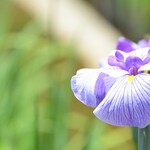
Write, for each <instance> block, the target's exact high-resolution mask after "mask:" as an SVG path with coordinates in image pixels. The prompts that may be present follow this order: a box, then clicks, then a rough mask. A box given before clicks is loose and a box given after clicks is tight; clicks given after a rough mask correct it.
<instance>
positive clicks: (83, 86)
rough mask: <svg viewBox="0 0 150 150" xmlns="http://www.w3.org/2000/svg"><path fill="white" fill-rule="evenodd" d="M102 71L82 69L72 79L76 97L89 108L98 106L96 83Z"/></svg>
mask: <svg viewBox="0 0 150 150" xmlns="http://www.w3.org/2000/svg"><path fill="white" fill-rule="evenodd" d="M100 72H101V71H100V69H81V70H79V71H78V72H77V74H76V75H75V76H73V77H72V79H71V88H72V91H73V92H74V95H75V97H76V98H77V99H78V100H80V101H81V102H82V103H84V104H85V105H87V106H91V107H95V106H96V96H95V94H94V91H95V83H96V80H97V78H98V76H99V74H100Z"/></svg>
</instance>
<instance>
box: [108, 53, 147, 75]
mask: <svg viewBox="0 0 150 150" xmlns="http://www.w3.org/2000/svg"><path fill="white" fill-rule="evenodd" d="M149 62H150V50H149V51H148V54H147V57H146V58H145V59H143V60H142V59H141V58H139V57H137V56H128V57H127V58H126V59H124V56H123V54H122V53H121V52H120V51H119V50H117V51H116V53H115V56H109V58H108V64H109V65H111V66H117V67H119V68H120V69H122V70H126V71H128V72H129V75H130V76H132V75H133V76H135V75H137V74H138V73H140V72H139V71H138V70H139V68H140V67H141V66H143V65H145V64H147V63H149ZM144 73H149V71H148V70H147V71H146V70H145V71H144Z"/></svg>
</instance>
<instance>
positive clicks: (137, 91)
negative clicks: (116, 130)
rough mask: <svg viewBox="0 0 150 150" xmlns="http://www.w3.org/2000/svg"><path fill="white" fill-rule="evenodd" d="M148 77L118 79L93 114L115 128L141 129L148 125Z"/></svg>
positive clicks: (149, 99) (149, 79) (149, 100)
mask: <svg viewBox="0 0 150 150" xmlns="http://www.w3.org/2000/svg"><path fill="white" fill-rule="evenodd" d="M149 83H150V76H149V75H148V74H140V75H137V76H135V77H134V78H132V80H128V79H127V77H126V76H123V77H120V78H119V79H118V80H117V81H116V82H115V83H114V84H113V86H112V87H111V89H110V90H109V92H108V93H107V95H106V97H105V98H104V99H103V101H102V102H101V103H100V104H99V105H98V106H97V107H96V109H95V110H94V114H95V116H96V117H98V118H99V119H100V120H103V121H104V122H107V123H109V124H112V125H116V126H136V127H140V128H143V127H145V126H147V125H148V124H149V123H150V95H149V93H150V84H149Z"/></svg>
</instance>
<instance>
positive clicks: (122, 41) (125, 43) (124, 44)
mask: <svg viewBox="0 0 150 150" xmlns="http://www.w3.org/2000/svg"><path fill="white" fill-rule="evenodd" d="M137 48H139V46H138V45H137V44H136V43H134V42H132V41H130V40H128V39H126V38H123V37H121V38H119V40H118V43H117V46H116V49H118V50H122V51H124V52H131V51H133V50H135V49H137Z"/></svg>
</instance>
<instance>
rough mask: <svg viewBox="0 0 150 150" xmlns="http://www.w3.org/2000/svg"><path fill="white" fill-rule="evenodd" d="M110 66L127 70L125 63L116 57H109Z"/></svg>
mask: <svg viewBox="0 0 150 150" xmlns="http://www.w3.org/2000/svg"><path fill="white" fill-rule="evenodd" d="M108 64H109V65H110V66H117V67H119V68H121V69H124V70H125V64H124V62H123V61H119V60H118V59H117V58H116V57H115V56H109V57H108Z"/></svg>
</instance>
